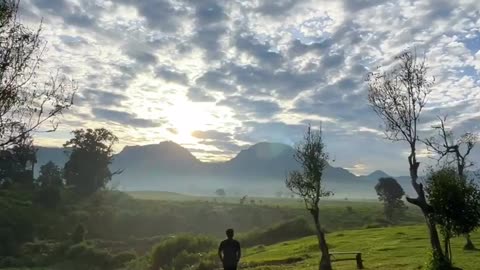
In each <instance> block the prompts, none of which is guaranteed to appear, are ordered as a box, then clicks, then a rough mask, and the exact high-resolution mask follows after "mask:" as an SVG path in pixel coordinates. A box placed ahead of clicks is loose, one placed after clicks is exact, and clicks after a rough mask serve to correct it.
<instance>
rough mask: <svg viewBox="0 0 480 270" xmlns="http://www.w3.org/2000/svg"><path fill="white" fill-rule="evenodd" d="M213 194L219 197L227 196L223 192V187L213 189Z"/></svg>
mask: <svg viewBox="0 0 480 270" xmlns="http://www.w3.org/2000/svg"><path fill="white" fill-rule="evenodd" d="M215 194H216V195H217V196H219V197H225V196H227V193H226V192H225V189H223V188H219V189H217V190H215Z"/></svg>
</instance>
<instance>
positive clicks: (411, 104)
mask: <svg viewBox="0 0 480 270" xmlns="http://www.w3.org/2000/svg"><path fill="white" fill-rule="evenodd" d="M395 60H396V65H395V66H394V67H393V69H391V70H389V71H384V72H382V71H377V72H373V73H370V74H369V76H368V78H367V82H368V101H369V103H370V105H371V107H372V109H373V110H374V111H375V112H376V113H377V115H378V116H379V117H380V118H381V119H382V120H383V123H384V124H385V127H384V128H385V135H386V138H387V139H389V140H391V141H403V142H406V144H407V145H408V147H409V152H410V153H409V155H408V165H409V172H410V178H411V184H412V186H413V189H414V190H415V192H416V193H417V197H416V198H410V197H407V201H408V202H409V203H411V204H414V205H416V206H418V207H419V208H420V209H421V211H422V213H423V215H424V216H425V221H426V225H427V227H428V231H429V237H430V245H431V247H432V250H433V253H434V255H435V256H434V257H435V258H443V256H444V254H443V251H442V246H441V244H440V239H439V236H438V231H437V229H436V227H435V225H436V224H435V220H434V219H433V217H432V214H433V213H432V211H433V208H432V207H431V205H429V204H428V202H427V199H426V197H425V190H424V188H423V185H422V183H419V182H418V168H419V166H420V162H419V161H418V160H417V141H418V140H419V139H418V137H419V136H418V129H417V126H418V124H419V119H420V115H421V113H422V111H423V108H424V107H425V105H426V102H427V97H428V95H429V94H430V93H431V86H432V85H433V82H434V79H433V78H431V79H430V78H428V77H427V70H428V67H427V65H426V63H425V58H423V59H418V58H417V54H416V52H411V51H406V52H403V53H402V54H400V55H399V56H397V57H395Z"/></svg>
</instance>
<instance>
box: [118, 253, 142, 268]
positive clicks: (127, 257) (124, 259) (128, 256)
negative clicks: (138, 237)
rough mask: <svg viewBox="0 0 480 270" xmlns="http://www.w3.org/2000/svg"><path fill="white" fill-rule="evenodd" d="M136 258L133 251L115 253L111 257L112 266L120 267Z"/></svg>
mask: <svg viewBox="0 0 480 270" xmlns="http://www.w3.org/2000/svg"><path fill="white" fill-rule="evenodd" d="M136 258H137V254H136V253H135V252H133V251H124V252H120V253H118V254H115V255H114V256H113V258H112V266H113V267H122V266H124V265H125V264H126V263H128V262H131V261H133V260H135V259H136Z"/></svg>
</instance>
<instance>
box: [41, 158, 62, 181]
mask: <svg viewBox="0 0 480 270" xmlns="http://www.w3.org/2000/svg"><path fill="white" fill-rule="evenodd" d="M37 184H38V185H39V186H41V187H46V186H54V187H61V186H63V175H62V170H61V169H60V167H58V166H57V165H55V163H53V162H52V161H49V162H47V164H45V165H43V166H42V167H40V175H39V176H38V178H37Z"/></svg>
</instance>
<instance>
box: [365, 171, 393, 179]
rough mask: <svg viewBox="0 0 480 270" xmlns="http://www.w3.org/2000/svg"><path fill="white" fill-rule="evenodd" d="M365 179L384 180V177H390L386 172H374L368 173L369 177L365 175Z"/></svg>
mask: <svg viewBox="0 0 480 270" xmlns="http://www.w3.org/2000/svg"><path fill="white" fill-rule="evenodd" d="M366 177H367V178H369V179H377V180H378V179H380V178H386V177H391V176H390V175H388V174H387V173H386V172H384V171H381V170H376V171H374V172H372V173H370V174H369V175H366Z"/></svg>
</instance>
